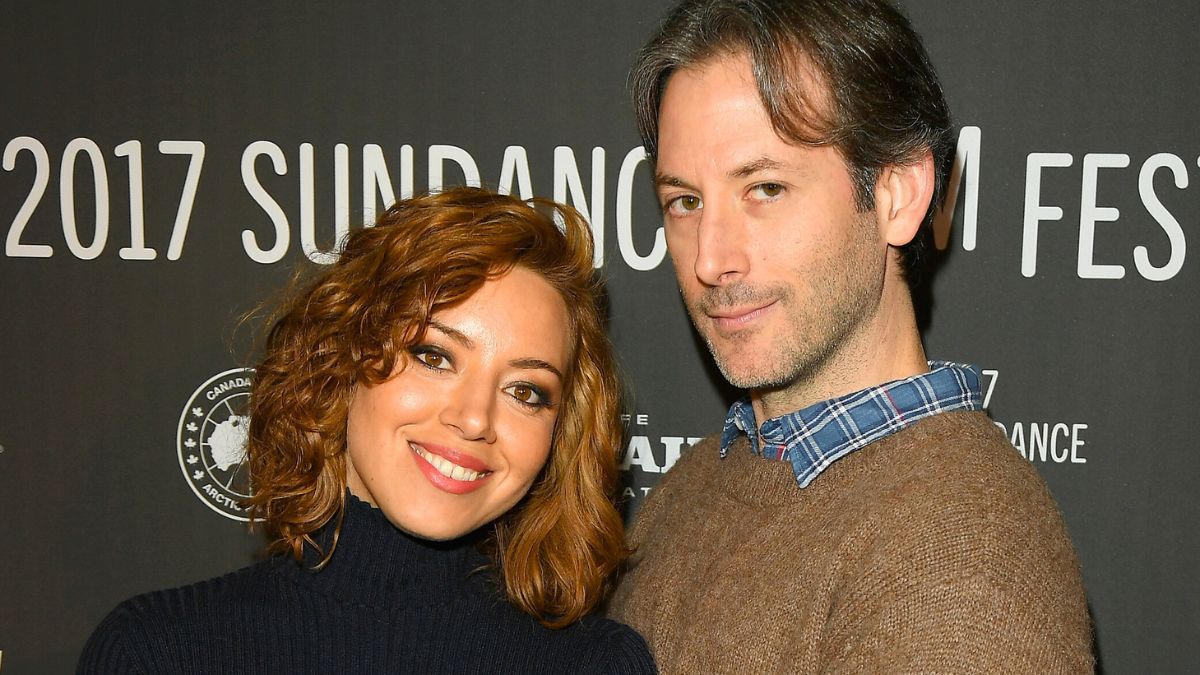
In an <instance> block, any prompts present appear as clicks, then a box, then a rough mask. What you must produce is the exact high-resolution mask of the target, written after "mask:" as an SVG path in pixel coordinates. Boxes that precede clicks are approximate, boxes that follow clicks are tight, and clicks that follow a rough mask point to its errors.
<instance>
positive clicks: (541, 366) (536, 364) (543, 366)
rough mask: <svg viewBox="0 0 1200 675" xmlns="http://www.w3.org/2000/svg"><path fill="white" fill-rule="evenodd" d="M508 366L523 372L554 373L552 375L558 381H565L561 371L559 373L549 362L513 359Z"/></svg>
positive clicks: (532, 359)
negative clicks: (541, 371)
mask: <svg viewBox="0 0 1200 675" xmlns="http://www.w3.org/2000/svg"><path fill="white" fill-rule="evenodd" d="M508 365H510V366H512V367H513V368H521V369H524V370H548V371H550V372H551V373H554V375H556V376H557V377H558V379H559V380H565V379H566V378H564V377H563V374H562V371H560V370H559V369H558V368H555V367H554V366H553V365H552V364H550V363H549V362H546V361H543V360H541V359H534V358H524V359H513V360H512V361H509V362H508Z"/></svg>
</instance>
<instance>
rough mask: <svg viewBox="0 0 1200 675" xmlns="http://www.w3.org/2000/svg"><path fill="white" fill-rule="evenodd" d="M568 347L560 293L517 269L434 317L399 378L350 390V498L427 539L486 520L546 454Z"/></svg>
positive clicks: (517, 494)
mask: <svg viewBox="0 0 1200 675" xmlns="http://www.w3.org/2000/svg"><path fill="white" fill-rule="evenodd" d="M571 347H572V345H571V344H570V338H569V335H568V328H567V309H566V305H565V303H564V302H563V300H562V297H561V296H560V295H559V294H558V292H557V291H555V290H554V288H553V287H551V286H550V284H549V283H547V282H546V281H545V280H544V279H543V278H542V277H540V276H538V275H537V274H535V273H534V272H531V271H529V270H527V269H524V268H521V267H516V268H514V269H513V270H512V271H511V272H509V273H508V274H506V275H505V276H503V277H500V278H498V279H493V280H490V281H487V282H486V283H484V285H483V286H482V287H481V288H480V289H479V291H477V292H476V293H475V294H474V295H472V296H471V297H469V298H467V300H466V301H465V302H463V303H461V304H460V305H458V306H456V307H453V308H451V309H447V310H445V311H442V312H439V313H437V314H435V315H434V316H433V317H432V321H431V324H430V326H429V330H428V331H427V332H426V333H425V335H424V336H423V337H422V339H421V340H420V341H419V342H418V344H417V346H416V347H414V348H413V349H412V350H411V353H410V355H409V358H408V363H407V365H406V366H405V367H403V369H402V370H401V371H400V372H399V373H398V374H397V375H395V376H394V377H392V379H390V380H388V381H387V382H384V383H382V384H380V385H378V386H374V387H369V386H361V385H360V386H359V387H358V388H357V389H356V391H355V393H354V396H353V399H352V400H351V403H350V411H349V417H348V420H347V428H346V442H347V453H348V461H347V463H346V479H347V483H348V485H349V487H350V491H351V492H352V493H353V494H355V495H356V496H358V497H359V498H360V499H363V500H364V501H367V502H370V503H371V504H374V505H375V506H378V507H379V508H380V509H381V510H382V511H383V512H384V515H386V516H387V518H388V520H390V521H391V522H392V523H393V524H394V525H396V527H399V528H400V529H402V530H405V531H407V532H409V533H411V534H414V535H416V536H418V537H422V538H425V539H453V538H455V537H459V536H461V535H464V534H467V533H468V532H471V531H473V530H475V529H477V528H479V527H480V526H482V525H484V524H486V523H488V522H491V521H492V520H494V519H495V518H496V517H498V516H500V515H501V514H503V513H504V512H505V511H507V510H508V509H510V508H512V506H513V505H514V504H516V503H517V501H518V500H520V499H521V497H523V496H524V495H525V493H526V492H528V491H529V488H530V486H531V485H532V484H533V480H534V478H535V477H536V476H537V475H538V472H539V471H541V469H542V466H543V465H544V464H545V463H546V459H547V458H548V457H549V454H550V441H551V436H552V434H553V432H554V422H555V420H556V419H557V418H558V410H559V408H558V406H559V403H560V401H561V397H562V394H563V377H564V375H565V373H566V372H567V368H568V360H569V359H570V358H571Z"/></svg>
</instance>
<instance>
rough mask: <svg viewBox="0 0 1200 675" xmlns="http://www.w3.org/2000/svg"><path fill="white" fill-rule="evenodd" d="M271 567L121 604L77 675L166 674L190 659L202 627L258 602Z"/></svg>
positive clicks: (92, 639)
mask: <svg viewBox="0 0 1200 675" xmlns="http://www.w3.org/2000/svg"><path fill="white" fill-rule="evenodd" d="M269 566H270V564H269V563H265V562H264V563H259V564H257V565H252V566H250V567H246V568H243V569H240V570H237V571H236V572H230V573H228V574H224V575H222V576H219V577H215V578H212V579H207V580H205V581H200V582H196V583H193V584H188V585H186V586H179V587H176V588H168V589H163V590H157V591H151V592H148V593H142V594H140V595H136V596H134V597H132V598H129V599H128V600H125V601H123V602H121V603H120V604H118V605H117V606H116V607H115V608H114V609H113V610H112V611H111V612H109V613H108V615H107V616H106V617H105V618H104V620H103V621H101V622H100V624H99V625H98V626H97V627H96V630H95V631H94V632H93V633H92V635H91V637H90V638H89V639H88V642H87V644H86V645H85V647H84V650H83V653H82V655H81V656H80V660H79V668H78V672H80V673H112V672H165V670H164V669H166V670H170V669H171V664H177V663H180V660H179V659H186V656H185V655H183V654H180V653H176V652H179V651H181V650H187V649H189V648H190V647H192V646H193V645H194V644H195V636H196V635H198V634H203V633H204V631H201V630H200V628H201V627H202V626H205V627H207V626H212V625H220V624H221V623H223V622H224V621H223V619H222V617H227V616H228V615H229V613H230V612H237V608H238V606H244V605H246V604H249V603H254V602H255V599H254V596H255V595H258V594H259V592H261V590H262V589H263V588H264V585H263V584H262V583H261V581H262V579H261V577H262V576H263V575H264V574H265V573H267V572H268V570H269Z"/></svg>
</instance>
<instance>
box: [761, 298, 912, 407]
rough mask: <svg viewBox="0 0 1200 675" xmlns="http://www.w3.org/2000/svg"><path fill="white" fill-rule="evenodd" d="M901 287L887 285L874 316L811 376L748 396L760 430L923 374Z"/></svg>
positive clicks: (909, 302)
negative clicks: (775, 421) (819, 404)
mask: <svg viewBox="0 0 1200 675" xmlns="http://www.w3.org/2000/svg"><path fill="white" fill-rule="evenodd" d="M928 370H929V362H928V360H927V359H926V358H925V349H924V347H923V346H922V344H921V334H920V331H919V330H918V329H917V321H916V315H915V313H914V311H913V306H912V298H911V295H910V294H909V291H908V287H907V285H906V284H905V283H904V282H902V281H896V280H890V281H889V283H887V284H885V288H884V293H883V300H882V301H881V302H880V304H879V305H878V307H877V308H876V311H875V312H874V313H873V314H872V315H871V316H869V317H867V318H866V319H865V320H864V321H863V323H862V324H861V325H860V326H859V327H858V328H857V329H856V330H855V331H853V332H852V333H851V334H850V335H848V336H847V337H846V339H845V340H844V341H843V342H842V343H841V344H840V345H839V346H838V348H837V349H836V350H835V352H834V353H832V354H830V355H829V357H828V358H826V359H824V360H823V361H822V362H821V363H820V364H818V365H817V366H816V367H814V368H813V369H812V371H811V372H808V373H804V374H802V375H801V377H799V378H797V379H796V380H795V381H793V382H792V383H790V384H789V385H787V386H785V387H781V388H778V389H771V390H753V391H751V392H750V401H751V404H752V405H753V407H754V416H755V418H756V419H757V420H758V421H759V423H760V424H761V423H762V422H763V421H765V420H768V419H771V418H772V417H779V416H780V415H786V414H788V413H791V412H795V411H797V410H800V409H802V408H805V407H807V406H809V405H812V404H813V403H817V402H818V401H825V400H828V399H831V398H837V397H839V396H845V395H846V394H851V393H854V392H856V391H862V390H863V389H867V388H869V387H873V386H876V385H880V384H883V383H885V382H891V381H893V380H900V379H904V378H906V377H912V376H914V375H920V374H921V373H925V372H928Z"/></svg>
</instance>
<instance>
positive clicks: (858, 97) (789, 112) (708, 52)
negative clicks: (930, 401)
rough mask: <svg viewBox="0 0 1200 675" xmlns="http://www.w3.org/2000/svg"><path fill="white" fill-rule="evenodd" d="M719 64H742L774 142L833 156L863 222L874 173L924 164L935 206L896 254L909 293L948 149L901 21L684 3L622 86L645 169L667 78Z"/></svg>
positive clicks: (823, 9)
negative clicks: (827, 150)
mask: <svg viewBox="0 0 1200 675" xmlns="http://www.w3.org/2000/svg"><path fill="white" fill-rule="evenodd" d="M727 54H745V55H746V56H747V57H749V59H750V63H751V69H752V71H753V74H754V80H755V83H756V84H757V87H758V93H759V98H760V99H761V101H762V104H763V107H764V108H765V109H766V111H767V115H768V116H769V117H770V119H771V124H772V125H773V126H774V127H775V131H776V132H777V133H778V134H779V135H780V136H781V137H783V138H785V139H788V140H790V141H792V142H793V143H799V144H802V145H812V146H823V145H827V146H832V147H835V148H837V149H838V151H839V152H840V153H841V154H842V157H844V158H845V161H846V164H847V166H848V167H849V169H850V175H851V177H852V178H853V180H854V196H855V202H856V206H857V207H858V209H859V210H860V211H866V210H869V209H870V208H871V207H872V206H873V205H874V202H875V181H876V180H877V179H878V176H879V171H880V170H881V169H883V168H884V167H886V166H892V165H904V164H909V163H911V162H913V161H915V160H917V159H919V158H920V157H921V156H922V155H923V154H924V153H925V152H926V151H929V152H931V153H932V155H933V162H934V193H933V199H932V200H930V204H929V209H928V211H927V212H926V214H925V220H924V221H923V222H922V224H921V229H920V230H919V231H918V233H917V236H916V237H914V238H913V240H912V242H910V243H909V244H908V245H906V246H904V247H902V248H901V259H902V262H903V268H904V271H905V277H906V279H907V280H908V282H909V285H910V287H911V286H913V285H914V284H916V283H919V282H920V281H921V280H922V279H921V276H922V273H923V271H924V268H925V267H926V265H927V259H928V257H929V254H930V251H929V248H930V245H931V243H932V231H933V219H934V216H935V214H936V212H937V209H938V208H940V207H941V205H942V203H943V202H944V200H945V194H946V186H947V183H948V182H949V177H950V168H951V166H952V165H953V162H954V137H953V130H952V128H951V121H950V111H949V107H948V106H947V104H946V98H945V95H944V94H943V93H942V85H941V83H940V82H939V80H938V77H937V73H936V72H935V71H934V69H933V65H932V64H931V63H930V60H929V55H928V54H927V53H926V51H925V47H924V45H923V44H922V42H921V37H920V36H919V35H917V33H916V31H915V30H913V27H912V25H911V24H910V23H909V21H908V19H906V18H905V17H904V15H903V14H901V13H900V12H899V11H898V10H897V9H896V8H895V7H894V6H892V4H891V3H890V2H888V1H887V0H683V1H682V2H680V3H678V4H677V5H675V7H674V8H673V9H672V10H671V11H670V12H669V13H668V15H667V17H666V18H665V19H664V20H663V23H662V25H661V27H660V28H659V30H658V32H657V33H656V34H655V35H654V37H652V38H651V39H650V41H649V42H647V43H646V45H645V46H644V47H643V48H642V50H641V51H640V52H639V53H638V57H637V61H636V62H635V63H634V66H633V70H632V71H631V72H630V76H629V83H630V89H631V90H632V95H633V105H634V110H635V112H636V113H637V123H638V131H639V132H640V134H641V137H642V143H643V145H644V146H645V148H646V153H647V154H648V155H649V156H650V157H651V159H656V158H657V156H658V114H659V107H660V105H661V104H662V94H663V91H664V89H665V88H666V84H667V80H668V78H670V76H671V74H672V73H674V72H675V71H676V70H679V69H681V68H687V67H690V66H697V65H700V64H702V63H704V62H705V61H707V60H709V59H712V58H715V57H719V56H722V55H727ZM813 79H815V80H816V82H813V81H812V80H813ZM806 84H808V85H811V84H815V85H816V87H817V89H814V88H806ZM818 92H819V93H818ZM825 96H827V97H828V101H829V103H828V104H824V102H823V101H822V100H821V99H822V98H823V97H825Z"/></svg>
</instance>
